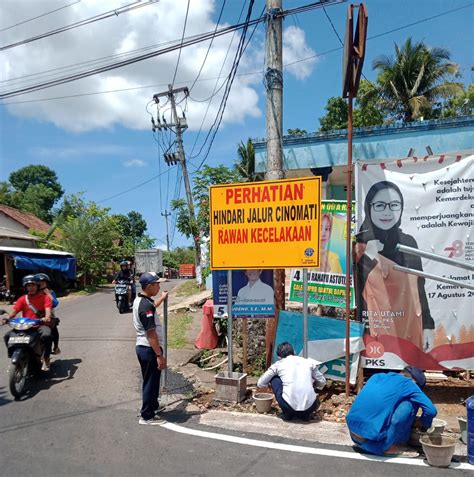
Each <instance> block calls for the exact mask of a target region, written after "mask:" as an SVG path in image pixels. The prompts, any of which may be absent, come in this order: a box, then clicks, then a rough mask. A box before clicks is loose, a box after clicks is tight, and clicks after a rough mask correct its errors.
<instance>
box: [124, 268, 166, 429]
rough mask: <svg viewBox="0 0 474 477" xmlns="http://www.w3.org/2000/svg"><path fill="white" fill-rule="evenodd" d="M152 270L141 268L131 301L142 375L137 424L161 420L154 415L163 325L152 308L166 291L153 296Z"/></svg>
mask: <svg viewBox="0 0 474 477" xmlns="http://www.w3.org/2000/svg"><path fill="white" fill-rule="evenodd" d="M164 281H166V280H165V279H163V278H159V277H158V275H157V274H156V273H153V272H145V273H143V274H142V275H141V276H140V285H141V287H142V291H141V293H139V294H138V296H137V298H135V301H134V302H133V325H134V326H135V329H136V331H137V341H136V352H137V357H138V362H139V363H140V368H141V371H142V377H143V388H142V398H143V403H142V408H141V411H140V416H141V417H140V420H139V421H138V423H139V424H145V425H157V424H161V423H162V422H163V421H162V419H160V418H159V417H157V416H156V414H157V412H159V411H160V406H159V401H158V398H159V392H160V377H161V371H162V370H163V369H165V368H166V358H165V357H164V355H163V348H162V347H161V343H162V342H163V328H162V326H161V321H160V318H159V315H158V313H157V312H156V308H157V307H158V306H160V305H161V303H162V302H163V301H164V300H166V298H167V296H168V292H163V293H162V294H161V296H160V298H158V299H157V300H156V301H154V300H153V297H154V296H156V295H157V294H158V292H159V291H160V282H164Z"/></svg>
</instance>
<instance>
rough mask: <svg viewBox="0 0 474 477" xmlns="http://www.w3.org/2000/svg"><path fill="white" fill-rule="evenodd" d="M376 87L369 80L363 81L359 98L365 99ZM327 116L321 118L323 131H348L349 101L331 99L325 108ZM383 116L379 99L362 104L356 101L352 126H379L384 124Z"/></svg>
mask: <svg viewBox="0 0 474 477" xmlns="http://www.w3.org/2000/svg"><path fill="white" fill-rule="evenodd" d="M373 90H374V86H373V85H372V84H371V83H370V82H369V81H367V80H361V82H360V84H359V93H358V97H365V96H366V95H367V93H368V92H369V91H373ZM324 109H325V110H326V115H325V116H323V117H322V118H320V120H319V122H320V124H321V128H320V130H321V131H331V130H333V129H347V114H348V106H347V101H346V100H345V99H343V98H341V97H333V98H329V100H328V102H327V104H326V106H325V108H324ZM383 119H384V118H383V115H382V113H381V112H380V108H379V107H378V106H377V98H376V97H372V98H370V99H369V98H367V100H366V101H365V102H364V103H362V102H361V101H360V100H359V99H356V101H355V105H354V108H353V111H352V124H353V126H354V127H355V128H362V127H368V126H377V125H379V124H382V123H383Z"/></svg>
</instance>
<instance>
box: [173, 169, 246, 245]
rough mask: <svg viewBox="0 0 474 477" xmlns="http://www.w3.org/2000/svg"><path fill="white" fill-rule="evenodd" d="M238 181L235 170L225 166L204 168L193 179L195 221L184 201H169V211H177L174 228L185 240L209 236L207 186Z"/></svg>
mask: <svg viewBox="0 0 474 477" xmlns="http://www.w3.org/2000/svg"><path fill="white" fill-rule="evenodd" d="M239 179H240V176H239V172H238V171H237V169H229V168H228V167H226V166H223V165H221V166H217V167H210V166H204V167H203V168H202V169H201V170H200V171H199V172H198V173H197V174H196V175H195V177H194V187H193V201H194V208H195V210H196V220H195V221H192V220H191V217H190V215H189V209H188V206H187V202H186V201H185V200H184V199H176V200H173V201H171V209H172V210H175V211H177V213H178V214H177V219H176V228H177V229H178V230H179V231H180V232H181V233H182V234H183V235H185V236H186V237H187V238H190V237H198V236H203V235H209V186H211V185H216V184H230V183H232V182H238V181H239Z"/></svg>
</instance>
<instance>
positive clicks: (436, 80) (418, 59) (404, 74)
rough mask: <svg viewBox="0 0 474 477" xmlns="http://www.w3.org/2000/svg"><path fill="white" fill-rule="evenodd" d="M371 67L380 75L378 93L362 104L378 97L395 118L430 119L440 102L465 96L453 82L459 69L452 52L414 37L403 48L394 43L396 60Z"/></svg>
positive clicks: (378, 60)
mask: <svg viewBox="0 0 474 477" xmlns="http://www.w3.org/2000/svg"><path fill="white" fill-rule="evenodd" d="M372 67H373V69H374V70H377V72H378V78H377V90H376V91H375V90H374V91H369V92H368V93H367V94H366V95H365V98H364V99H363V101H365V100H367V101H368V100H370V99H373V98H374V96H375V95H377V96H379V98H381V99H380V101H379V104H380V105H381V106H382V107H383V108H384V110H385V111H386V112H387V113H388V114H389V115H390V116H391V117H392V118H394V119H402V120H403V121H407V122H409V121H413V120H415V119H417V118H419V117H420V116H425V117H430V115H431V113H432V110H433V106H434V105H435V103H436V102H437V101H439V100H440V99H446V98H451V97H454V96H456V95H458V94H462V93H463V88H462V86H461V84H460V83H458V82H455V81H453V80H454V79H455V75H456V74H457V73H458V70H459V67H458V65H456V64H455V63H453V62H452V61H451V59H450V53H449V51H448V50H446V49H444V48H437V47H429V46H427V45H426V44H425V43H423V42H416V43H414V42H413V41H412V39H411V38H408V39H407V40H406V41H405V43H404V44H403V45H402V46H399V45H397V44H395V57H393V58H392V57H389V56H387V55H382V56H379V57H377V58H376V59H375V60H374V61H373V63H372Z"/></svg>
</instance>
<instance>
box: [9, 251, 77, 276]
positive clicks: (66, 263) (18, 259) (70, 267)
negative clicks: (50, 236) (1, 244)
mask: <svg viewBox="0 0 474 477" xmlns="http://www.w3.org/2000/svg"><path fill="white" fill-rule="evenodd" d="M8 255H10V256H11V257H12V258H13V260H14V263H15V267H16V268H17V269H19V270H57V271H59V272H62V273H64V274H65V275H66V276H67V277H68V278H69V279H70V280H75V279H76V259H75V258H74V257H62V256H58V255H53V256H51V255H44V254H41V255H40V254H33V253H9V254H8Z"/></svg>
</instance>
